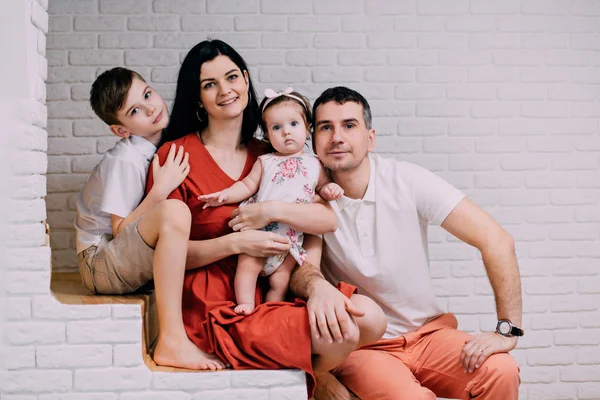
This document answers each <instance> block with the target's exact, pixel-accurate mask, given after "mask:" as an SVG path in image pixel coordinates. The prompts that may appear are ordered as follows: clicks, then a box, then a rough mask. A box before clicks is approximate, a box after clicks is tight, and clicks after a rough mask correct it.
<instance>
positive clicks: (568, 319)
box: [527, 313, 579, 365]
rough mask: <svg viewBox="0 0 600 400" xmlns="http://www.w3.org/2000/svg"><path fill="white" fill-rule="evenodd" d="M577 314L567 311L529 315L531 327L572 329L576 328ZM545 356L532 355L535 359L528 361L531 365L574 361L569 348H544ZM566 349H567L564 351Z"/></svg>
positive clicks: (572, 353) (563, 363) (560, 363)
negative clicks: (546, 352)
mask: <svg viewBox="0 0 600 400" xmlns="http://www.w3.org/2000/svg"><path fill="white" fill-rule="evenodd" d="M578 318H579V316H578V315H576V314H569V313H555V314H536V315H532V316H531V329H534V330H536V329H544V330H552V329H574V328H577V325H578V324H577V320H578ZM546 350H547V351H548V354H546V355H545V356H541V355H540V357H539V359H538V357H534V359H535V361H533V360H532V361H529V356H528V361H527V362H528V363H529V364H531V365H566V364H572V363H573V362H574V361H575V354H574V352H573V351H572V350H570V349H561V348H556V347H555V348H552V349H546ZM564 350H567V351H564Z"/></svg>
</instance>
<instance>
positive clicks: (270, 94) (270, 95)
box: [261, 87, 306, 112]
mask: <svg viewBox="0 0 600 400" xmlns="http://www.w3.org/2000/svg"><path fill="white" fill-rule="evenodd" d="M293 91H294V89H293V88H291V87H287V88H285V90H284V91H282V92H276V91H274V90H273V89H271V88H269V89H265V97H266V98H267V101H265V104H263V107H262V110H261V111H262V112H264V111H265V108H267V104H269V103H270V102H272V101H273V100H275V99H276V98H278V97H281V96H287V97H290V98H292V99H294V100H298V101H299V102H300V104H302V107H304V108H306V104H304V100H302V99H301V98H300V97H298V96H296V95H293V94H292V92H293Z"/></svg>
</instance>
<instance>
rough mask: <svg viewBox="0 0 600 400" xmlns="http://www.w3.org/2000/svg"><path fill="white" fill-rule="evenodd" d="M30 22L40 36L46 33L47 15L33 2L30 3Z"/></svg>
mask: <svg viewBox="0 0 600 400" xmlns="http://www.w3.org/2000/svg"><path fill="white" fill-rule="evenodd" d="M31 22H32V23H33V25H34V26H35V27H37V28H38V29H39V30H40V31H41V33H42V36H43V34H44V33H47V32H48V13H47V12H46V10H44V8H43V7H42V6H41V5H40V4H38V3H37V2H35V1H34V2H32V3H31Z"/></svg>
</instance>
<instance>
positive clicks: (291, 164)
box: [271, 157, 308, 185]
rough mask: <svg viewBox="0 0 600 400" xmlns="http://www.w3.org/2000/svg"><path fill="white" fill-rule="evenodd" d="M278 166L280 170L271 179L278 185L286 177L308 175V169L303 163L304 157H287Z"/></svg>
mask: <svg viewBox="0 0 600 400" xmlns="http://www.w3.org/2000/svg"><path fill="white" fill-rule="evenodd" d="M277 166H278V167H279V171H278V172H277V173H276V174H275V176H273V179H271V182H274V183H275V184H276V185H280V184H281V183H283V182H285V180H286V179H292V178H293V177H295V176H296V175H302V176H303V177H307V176H308V170H307V169H306V167H305V166H304V165H303V164H302V157H287V158H285V159H284V160H282V161H281V162H280V163H279V164H277Z"/></svg>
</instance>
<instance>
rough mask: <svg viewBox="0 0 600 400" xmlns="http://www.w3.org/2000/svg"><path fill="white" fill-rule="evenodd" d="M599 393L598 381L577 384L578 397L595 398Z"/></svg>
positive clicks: (599, 384) (599, 385)
mask: <svg viewBox="0 0 600 400" xmlns="http://www.w3.org/2000/svg"><path fill="white" fill-rule="evenodd" d="M598 393H600V383H581V384H579V385H577V395H578V396H579V398H580V399H596V398H598Z"/></svg>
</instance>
